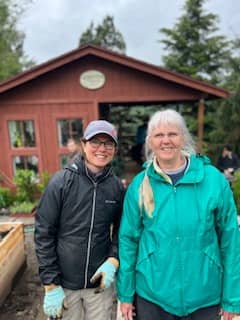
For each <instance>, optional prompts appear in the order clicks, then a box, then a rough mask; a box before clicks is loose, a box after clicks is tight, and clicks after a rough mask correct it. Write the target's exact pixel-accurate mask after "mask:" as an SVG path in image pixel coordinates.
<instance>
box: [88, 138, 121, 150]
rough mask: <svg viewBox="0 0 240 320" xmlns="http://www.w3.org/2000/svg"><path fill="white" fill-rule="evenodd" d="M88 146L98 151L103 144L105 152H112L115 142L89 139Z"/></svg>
mask: <svg viewBox="0 0 240 320" xmlns="http://www.w3.org/2000/svg"><path fill="white" fill-rule="evenodd" d="M88 142H89V144H90V146H91V147H92V148H94V149H98V148H100V146H101V145H102V144H103V145H104V147H105V148H106V150H113V149H114V148H115V146H116V145H115V142H113V141H111V140H107V141H101V140H99V139H97V138H95V139H91V140H89V141H88Z"/></svg>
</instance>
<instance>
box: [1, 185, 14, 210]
mask: <svg viewBox="0 0 240 320" xmlns="http://www.w3.org/2000/svg"><path fill="white" fill-rule="evenodd" d="M13 201H14V195H13V193H12V191H11V190H10V189H9V188H4V187H0V208H8V207H9V206H10V205H11V204H12V203H13Z"/></svg>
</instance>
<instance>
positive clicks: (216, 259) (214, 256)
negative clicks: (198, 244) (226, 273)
mask: <svg viewBox="0 0 240 320" xmlns="http://www.w3.org/2000/svg"><path fill="white" fill-rule="evenodd" d="M203 253H204V255H205V256H206V257H207V259H209V262H210V263H211V264H214V265H215V266H216V267H217V268H218V269H219V271H220V272H223V267H222V264H221V261H220V254H219V252H218V251H217V249H216V248H215V247H213V246H208V247H206V248H205V249H203Z"/></svg>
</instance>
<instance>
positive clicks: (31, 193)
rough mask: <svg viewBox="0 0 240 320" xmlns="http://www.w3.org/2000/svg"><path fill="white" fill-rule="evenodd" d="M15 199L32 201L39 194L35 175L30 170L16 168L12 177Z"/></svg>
mask: <svg viewBox="0 0 240 320" xmlns="http://www.w3.org/2000/svg"><path fill="white" fill-rule="evenodd" d="M14 182H15V184H16V201H17V202H19V203H20V202H30V203H31V202H32V203H34V202H35V200H36V198H38V196H39V187H38V179H37V175H36V173H35V172H34V171H32V170H22V169H20V170H17V172H16V175H15V177H14Z"/></svg>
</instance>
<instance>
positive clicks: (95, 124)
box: [83, 120, 118, 144]
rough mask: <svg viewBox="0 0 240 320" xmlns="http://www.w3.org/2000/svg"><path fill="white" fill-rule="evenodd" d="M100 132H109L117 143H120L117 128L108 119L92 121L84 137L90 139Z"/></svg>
mask: <svg viewBox="0 0 240 320" xmlns="http://www.w3.org/2000/svg"><path fill="white" fill-rule="evenodd" d="M100 133H105V134H107V135H108V136H110V137H111V138H112V139H113V140H114V142H115V143H116V144H117V143H118V142H117V141H118V138H117V130H116V129H115V127H114V126H113V125H112V124H111V123H110V122H108V121H106V120H95V121H91V122H90V123H89V124H88V126H87V128H86V129H85V131H84V134H83V138H84V139H85V140H90V139H91V138H92V137H94V136H96V135H97V134H100Z"/></svg>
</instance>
